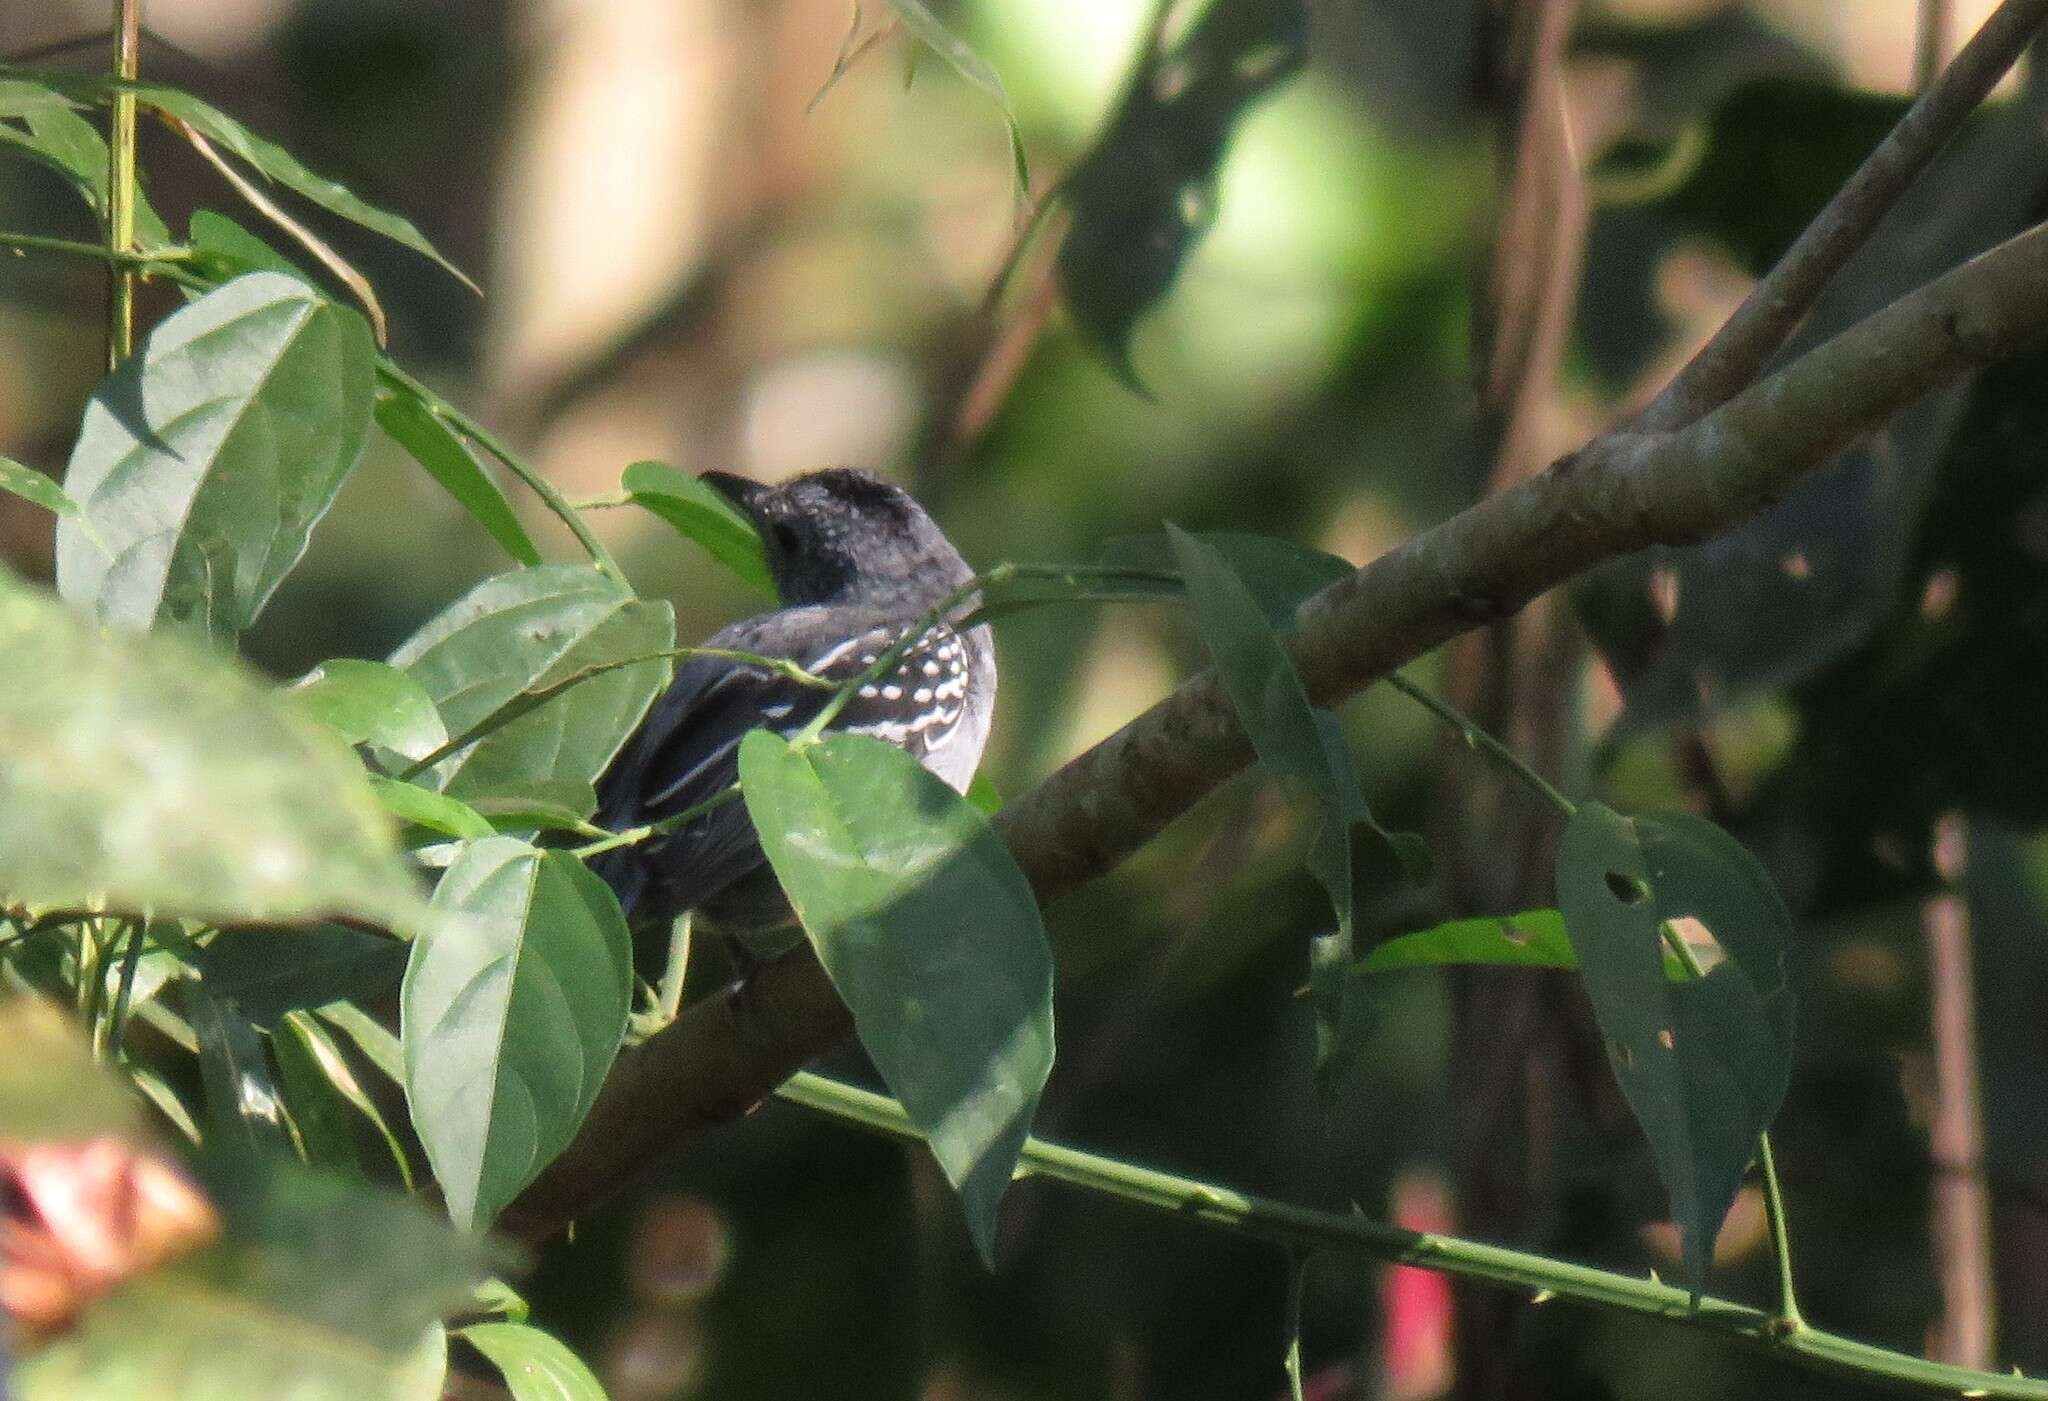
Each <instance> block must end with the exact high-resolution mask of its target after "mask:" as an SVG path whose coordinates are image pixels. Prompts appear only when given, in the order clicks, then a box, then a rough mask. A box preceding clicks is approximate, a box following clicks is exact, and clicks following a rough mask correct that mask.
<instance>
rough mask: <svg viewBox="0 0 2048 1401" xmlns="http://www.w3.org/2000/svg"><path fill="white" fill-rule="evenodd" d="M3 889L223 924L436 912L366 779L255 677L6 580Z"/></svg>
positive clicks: (395, 921) (401, 919)
mask: <svg viewBox="0 0 2048 1401" xmlns="http://www.w3.org/2000/svg"><path fill="white" fill-rule="evenodd" d="M0 753H4V754H6V755H7V762H6V763H5V764H0V891H4V892H6V893H7V895H8V896H10V897H11V898H12V899H14V900H17V901H22V902H26V903H30V904H37V905H55V906H61V907H78V906H85V905H90V904H91V903H92V902H94V901H95V900H102V899H103V900H105V901H106V902H107V903H108V904H109V905H110V906H111V907H113V908H115V909H127V910H150V911H154V912H157V913H160V914H165V915H186V916H191V917H194V918H201V919H213V920H221V921H249V920H273V921H281V922H295V921H302V920H307V919H315V918H320V917H324V916H331V915H354V916H358V917H360V918H363V919H366V920H370V921H373V922H376V923H380V924H385V925H387V926H400V927H402V926H404V925H406V924H408V923H409V922H410V921H411V920H412V919H413V918H415V917H416V916H417V915H418V914H419V913H420V910H421V907H422V904H423V902H422V901H421V900H420V898H419V895H418V893H417V891H416V890H415V888H414V885H413V877H412V874H411V872H410V871H409V870H408V869H407V866H406V864H405V862H404V860H403V859H402V858H401V856H400V854H399V851H398V847H397V843H396V841H395V839H394V834H393V831H392V826H391V823H390V821H389V819H388V818H386V817H385V816H384V813H383V811H382V809H381V808H380V807H379V806H378V804H377V801H376V799H375V798H374V797H372V796H371V794H370V790H369V787H368V785H367V784H366V783H365V782H364V779H363V771H362V766H361V765H360V764H358V763H357V762H356V761H355V760H354V758H353V757H351V756H350V755H349V753H348V751H347V750H346V749H344V748H342V747H341V746H340V745H339V744H337V743H336V742H335V741H334V740H333V739H332V737H331V736H329V735H327V734H326V733H325V732H324V731H321V730H320V729H318V728H317V727H316V726H314V725H313V724H311V722H309V721H306V720H305V719H303V718H302V717H300V716H298V715H296V714H294V713H292V712H291V710H290V708H289V707H288V706H287V705H286V704H285V703H284V702H283V701H282V700H281V699H280V698H279V697H278V696H277V695H276V694H275V692H274V691H273V690H272V689H271V687H270V686H269V685H268V684H266V683H265V682H263V681H262V680H260V679H259V678H257V677H256V676H255V675H254V674H253V673H251V672H249V671H247V670H245V669H244V668H243V667H241V666H240V665H239V664H237V663H234V662H231V661H228V660H226V659H223V658H220V657H217V656H212V655H209V654H207V653H206V652H205V651H203V650H201V649H199V648H196V647H193V646H191V645H190V644H188V643H186V642H184V641H183V640H180V639H176V638H167V637H137V636H133V635H129V634H120V633H115V634H107V633H102V632H101V631H100V630H99V629H97V628H95V627H94V626H93V625H92V624H91V623H89V622H87V621H85V620H83V619H81V618H79V617H78V616H77V615H76V614H74V613H72V612H71V611H70V610H68V609H66V608H64V607H63V606H62V605H61V604H59V603H58V602H57V601H56V600H55V599H54V598H51V597H50V596H49V595H47V594H44V593H43V592H41V591H40V590H38V589H33V588H30V587H29V586H27V585H24V584H21V583H18V582H16V581H15V580H13V579H12V578H11V577H9V576H7V575H6V574H4V573H0Z"/></svg>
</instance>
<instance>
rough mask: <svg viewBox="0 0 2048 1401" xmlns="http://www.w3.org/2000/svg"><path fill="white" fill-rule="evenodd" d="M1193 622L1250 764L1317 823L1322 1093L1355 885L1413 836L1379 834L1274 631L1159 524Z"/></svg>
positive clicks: (1332, 1060) (1377, 873) (1334, 732)
mask: <svg viewBox="0 0 2048 1401" xmlns="http://www.w3.org/2000/svg"><path fill="white" fill-rule="evenodd" d="M1167 537H1168V539H1169V540H1170V541H1171V542H1172V545H1173V550H1174V555H1175V557H1176V559H1177V560H1178V561H1179V565H1180V573H1181V578H1182V579H1183V580H1184V581H1185V582H1186V585H1187V592H1188V602H1189V603H1190V604H1191V605H1192V606H1193V608H1194V611H1195V622H1196V625H1197V626H1198V627H1199V628H1200V630H1201V633H1202V640H1203V641H1204V642H1205V643H1206V644H1207V645H1208V648H1209V655H1210V656H1211V657H1212V658H1213V659H1214V660H1215V663H1216V674H1217V676H1218V677H1219V678H1220V679H1221V681H1222V682H1223V688H1224V690H1225V691H1226V692H1228V693H1229V696H1230V701H1231V705H1232V707H1233V708H1234V709H1235V710H1236V712H1237V718H1238V721H1239V723H1240V724H1242V725H1243V726H1244V730H1245V734H1246V735H1247V736H1249V737H1250V739H1251V742H1252V747H1253V748H1254V749H1255V750H1257V751H1258V755H1259V762H1260V763H1261V764H1263V765H1264V766H1265V767H1266V768H1267V769H1268V770H1270V771H1271V772H1272V773H1273V774H1274V775H1275V776H1276V777H1278V778H1280V779H1281V780H1283V781H1284V782H1288V783H1291V784H1295V785H1298V786H1299V787H1300V788H1302V789H1303V790H1305V791H1306V792H1307V794H1308V795H1309V796H1310V797H1311V798H1313V799H1314V801H1315V804H1316V807H1317V809H1318V811H1319V812H1320V814H1321V819H1322V820H1321V826H1320V828H1319V829H1318V831H1317V833H1316V837H1315V841H1314V844H1313V845H1312V846H1311V847H1310V848H1309V853H1308V868H1309V871H1310V873H1311V874H1312V875H1314V876H1315V878H1316V879H1317V880H1318V881H1319V882H1321V884H1322V886H1323V889H1324V890H1325V891H1327V892H1328V893H1329V896H1330V904H1331V907H1332V908H1333V910H1334V911H1335V913H1336V918H1337V928H1336V931H1335V932H1334V933H1333V934H1331V935H1329V936H1328V937H1327V938H1326V939H1324V940H1322V941H1320V942H1319V943H1318V945H1317V947H1316V949H1315V951H1314V960H1313V961H1314V969H1315V974H1316V976H1315V978H1314V985H1315V987H1316V988H1317V992H1318V995H1317V998H1316V1004H1317V1038H1316V1039H1317V1054H1316V1063H1317V1068H1318V1075H1319V1079H1320V1080H1321V1082H1322V1084H1323V1086H1324V1088H1325V1089H1326V1090H1328V1089H1330V1088H1332V1087H1333V1086H1334V1085H1335V1084H1336V1083H1338V1082H1340V1081H1341V1079H1342V1078H1343V1076H1344V1074H1345V1070H1346V1065H1345V1054H1344V1053H1345V1051H1346V1048H1347V1047H1348V1046H1349V1045H1351V1044H1352V1042H1351V1039H1350V1038H1349V1037H1348V1036H1347V1035H1346V1029H1345V1019H1344V1003H1345V993H1344V984H1345V977H1344V975H1345V972H1346V970H1348V969H1349V967H1350V964H1351V948H1352V922H1353V915H1354V912H1355V908H1356V900H1357V891H1358V888H1359V886H1360V884H1361V883H1362V882H1363V881H1364V880H1366V879H1397V878H1400V877H1401V875H1402V873H1403V868H1404V866H1405V865H1406V864H1408V863H1410V862H1413V861H1414V860H1416V859H1417V858H1416V856H1415V854H1414V851H1413V847H1414V845H1415V844H1414V842H1413V839H1412V838H1408V837H1406V836H1401V837H1398V838H1397V837H1396V836H1395V835H1394V834H1390V833H1387V832H1386V831H1384V829H1382V828H1381V827H1380V826H1379V825H1378V823H1376V822H1375V821H1374V820H1373V816H1372V810H1371V808H1370V807H1368V806H1367V804H1366V801H1365V794H1364V792H1363V791H1362V790H1361V789H1360V788H1359V786H1358V778H1357V775H1356V774H1355V773H1353V771H1352V768H1351V762H1350V756H1349V754H1348V752H1347V751H1346V749H1345V745H1344V734H1343V730H1342V729H1341V727H1340V726H1339V725H1338V723H1337V718H1336V716H1334V715H1332V714H1331V713H1330V712H1329V711H1327V710H1319V709H1317V708H1316V707H1314V706H1312V705H1310V704H1309V699H1308V693H1307V691H1305V690H1304V689H1303V688H1302V684H1301V678H1300V677H1299V676H1298V675H1296V673H1295V670H1294V664H1293V662H1292V661H1290V660H1289V659H1288V656H1287V650H1286V648H1284V647H1283V646H1281V644H1280V635H1279V633H1278V632H1277V631H1276V630H1275V629H1274V626H1273V623H1272V621H1271V620H1270V618H1269V617H1268V615H1267V607H1266V606H1265V605H1262V604H1261V602H1260V601H1259V600H1258V599H1257V598H1255V597H1254V596H1253V594H1252V592H1251V590H1250V589H1249V588H1247V587H1246V585H1245V582H1244V580H1243V579H1241V578H1240V577H1239V576H1238V574H1237V572H1236V571H1235V570H1233V569H1232V568H1231V566H1230V563H1229V561H1227V560H1226V559H1225V558H1224V556H1223V553H1222V551H1221V550H1220V549H1218V548H1217V547H1216V546H1215V545H1213V544H1210V543H1208V542H1207V541H1205V540H1199V539H1197V538H1195V537H1194V536H1192V535H1189V534H1187V533H1186V532H1184V531H1181V530H1178V529H1176V528H1174V527H1173V526H1171V525H1169V526H1168V527H1167Z"/></svg>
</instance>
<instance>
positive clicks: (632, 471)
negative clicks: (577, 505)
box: [619, 462, 775, 598]
mask: <svg viewBox="0 0 2048 1401" xmlns="http://www.w3.org/2000/svg"><path fill="white" fill-rule="evenodd" d="M619 485H620V486H621V487H622V488H624V489H625V491H626V493H627V494H628V495H629V496H631V497H632V499H633V504H635V505H636V506H641V507H644V508H646V509H647V510H649V511H652V512H654V514H655V515H657V516H660V517H661V518H662V519H663V520H665V521H667V522H668V523H669V524H670V525H672V526H674V527H675V528H676V530H677V531H678V532H680V533H681V534H682V535H684V536H685V537H687V538H688V539H691V540H694V541H696V542H697V543H698V544H699V545H702V546H703V547H704V548H705V550H706V551H708V552H709V553H710V555H711V557H712V558H713V559H715V560H717V561H718V562H719V563H720V564H723V565H724V566H725V567H726V568H727V569H730V570H731V571H732V572H733V573H735V574H737V575H738V576H739V577H740V579H741V580H742V581H744V582H745V583H747V584H749V585H751V586H752V587H754V588H756V589H759V590H760V591H761V592H762V593H764V594H767V595H768V596H769V597H771V598H773V597H774V596H775V580H774V577H773V576H772V575H770V574H769V572H768V557H767V555H765V554H764V553H763V552H762V550H761V537H760V535H759V534H757V533H756V532H755V530H754V523H753V522H752V521H750V520H748V519H747V518H746V517H745V516H744V515H741V514H740V511H739V508H738V507H736V506H734V505H733V504H732V502H730V501H728V500H726V499H725V497H724V495H723V494H721V493H720V492H719V491H718V490H717V489H715V488H713V487H710V486H707V485H705V484H704V483H703V482H700V481H698V480H697V479H696V478H695V477H692V476H690V475H688V474H687V473H683V472H678V471H677V470H676V469H675V468H673V467H671V466H669V465H668V464H666V463H663V462H636V463H634V464H633V465H632V466H631V467H628V468H627V469H626V470H625V472H624V474H623V475H621V476H620V478H619Z"/></svg>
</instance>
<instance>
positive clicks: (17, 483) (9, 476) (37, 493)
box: [0, 457, 79, 519]
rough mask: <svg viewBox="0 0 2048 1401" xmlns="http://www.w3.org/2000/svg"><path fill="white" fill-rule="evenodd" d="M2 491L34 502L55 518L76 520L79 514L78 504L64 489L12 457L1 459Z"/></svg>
mask: <svg viewBox="0 0 2048 1401" xmlns="http://www.w3.org/2000/svg"><path fill="white" fill-rule="evenodd" d="M0 491H4V492H6V493H8V494H9V495H10V496H19V497H20V498H21V499H22V500H24V501H33V502H34V503H35V504H36V505H38V506H40V507H42V508H43V509H44V510H45V511H48V512H49V513H50V514H51V515H53V516H70V517H73V518H74V519H75V518H76V517H77V516H78V514H79V512H78V503H77V502H76V501H73V500H72V499H71V498H70V497H69V496H68V495H66V494H65V491H64V488H63V487H61V486H58V485H57V484H56V483H55V482H53V481H51V480H50V479H49V478H48V477H46V476H44V475H43V474H42V473H41V472H38V471H37V470H36V469H35V468H33V467H27V466H24V465H22V464H21V463H19V462H16V461H15V460H14V459H13V458H11V457H0Z"/></svg>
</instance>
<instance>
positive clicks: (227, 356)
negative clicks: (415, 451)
mask: <svg viewBox="0 0 2048 1401" xmlns="http://www.w3.org/2000/svg"><path fill="white" fill-rule="evenodd" d="M371 376H372V366H371V359H370V336H369V329H368V328H367V327H366V326H365V325H364V324H363V320H362V318H361V317H360V316H358V315H357V314H356V313H355V312H353V311H351V310H349V309H348V308H346V307H342V306H337V305H336V304H335V303H333V302H330V301H328V300H327V299H326V298H324V297H322V296H320V295H319V294H318V293H317V292H315V291H313V290H312V289H311V288H310V287H308V286H307V285H306V284H305V283H304V282H301V281H299V280H297V279H295V278H289V277H285V276H282V275H280V274H277V273H268V272H261V273H250V274H248V275H247V276H245V277H240V278H237V279H235V280H234V281H233V282H229V283H227V284H226V285H224V286H222V287H218V288H216V289H214V290H213V291H211V292H209V293H207V294H206V295H205V296H203V297H200V298H199V299H198V300H197V301H194V302H192V303H191V304H189V305H187V306H185V307H183V308H181V309H179V310H178V311H175V312H172V313H171V315H169V316H168V317H166V318H165V319H164V320H163V321H162V322H161V323H160V324H159V325H158V326H157V327H156V329H155V330H153V331H152V332H151V333H150V334H149V337H148V339H147V340H145V341H144V343H143V346H142V349H141V351H140V352H139V353H138V354H137V355H135V356H134V357H133V358H131V359H129V360H127V361H126V362H124V363H123V364H122V366H121V368H120V369H118V370H116V371H115V372H114V373H113V374H112V375H110V376H108V378H107V379H106V381H105V382H104V383H102V384H101V385H100V387H99V388H98V389H97V390H95V391H94V393H93V396H92V399H91V401H90V402H89V403H88V404H87V406H86V411H85V422H84V426H83V427H82V428H81V429H80V432H79V437H78V443H77V446H76V447H75V448H74V449H73V451H72V454H71V466H70V469H69V471H68V472H67V473H66V476H65V484H66V487H67V489H68V490H69V491H70V493H71V495H72V497H73V499H74V500H76V501H77V502H78V503H79V506H80V507H81V509H82V511H83V515H82V517H80V518H78V519H76V520H72V519H66V520H63V521H60V522H59V524H58V527H57V588H58V591H59V592H60V593H62V594H63V595H64V597H65V599H66V600H67V601H68V602H70V603H71V604H73V605H74V606H76V607H78V608H82V609H84V610H86V611H87V612H89V613H91V614H92V615H93V616H94V617H96V618H98V619H99V620H100V621H102V622H107V623H115V624H119V625H121V626H124V627H130V628H147V627H150V626H152V625H153V624H155V623H157V622H159V621H165V622H178V623H187V624H190V625H192V626H195V627H198V628H201V629H203V630H204V631H206V632H208V633H210V634H212V635H214V636H216V637H232V636H233V635H234V634H236V633H239V632H241V631H242V630H244V629H246V628H247V627H248V626H249V625H250V624H251V623H253V622H254V621H255V620H256V616H257V614H258V613H260V612H261V611H262V609H263V605H264V604H265V603H267V602H268V601H269V599H270V596H271V594H272V592H273V591H275V590H276V588H277V586H278V584H279V583H280V582H282V581H283V579H284V576H285V575H286V573H288V572H289V571H290V569H291V568H292V566H293V565H295V564H297V563H298V561H299V558H300V556H301V555H303V554H304V553H305V550H306V542H307V539H308V537H309V536H310V535H311V534H312V530H313V527H314V525H315V524H316V523H317V522H318V521H319V519H320V517H321V516H322V515H323V514H325V513H326V511H327V508H328V507H329V506H331V505H332V504H333V503H334V497H335V494H336V493H337V492H339V491H340V489H341V484H342V481H343V480H344V479H345V478H346V477H347V476H348V473H349V470H350V469H351V468H353V467H354V466H355V464H356V461H357V459H358V458H360V457H361V456H362V451H363V442H364V438H365V436H366V435H367V433H368V430H369V416H370V398H371ZM88 527H89V529H88Z"/></svg>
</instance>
